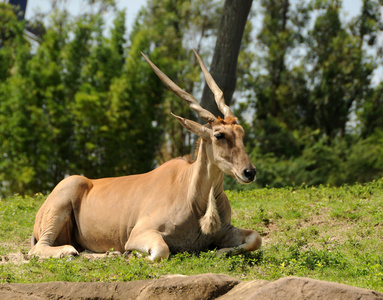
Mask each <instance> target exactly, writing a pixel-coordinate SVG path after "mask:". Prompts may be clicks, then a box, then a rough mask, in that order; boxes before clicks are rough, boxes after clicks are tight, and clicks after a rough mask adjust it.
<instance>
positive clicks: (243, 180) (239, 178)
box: [234, 173, 255, 184]
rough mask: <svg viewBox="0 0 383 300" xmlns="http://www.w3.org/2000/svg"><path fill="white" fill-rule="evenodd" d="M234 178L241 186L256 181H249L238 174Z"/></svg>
mask: <svg viewBox="0 0 383 300" xmlns="http://www.w3.org/2000/svg"><path fill="white" fill-rule="evenodd" d="M234 177H235V178H236V179H237V181H238V182H239V183H241V184H249V183H252V182H253V181H255V178H254V180H249V179H247V178H246V177H243V176H239V175H238V174H237V173H234Z"/></svg>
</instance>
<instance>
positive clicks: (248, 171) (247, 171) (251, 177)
mask: <svg viewBox="0 0 383 300" xmlns="http://www.w3.org/2000/svg"><path fill="white" fill-rule="evenodd" d="M256 174H257V170H256V169H254V168H251V169H245V170H244V171H243V175H245V177H246V178H247V179H249V181H253V180H254V178H255V175H256Z"/></svg>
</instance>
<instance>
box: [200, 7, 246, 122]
mask: <svg viewBox="0 0 383 300" xmlns="http://www.w3.org/2000/svg"><path fill="white" fill-rule="evenodd" d="M252 2H253V0H225V4H224V7H223V12H222V18H221V21H220V24H219V29H218V35H217V42H216V44H215V49H214V54H213V60H212V63H211V65H210V73H211V75H212V76H213V78H214V80H215V81H216V83H217V84H218V86H219V87H220V88H221V90H222V91H223V95H224V98H225V101H226V104H227V105H230V102H231V99H232V96H233V93H234V90H235V86H236V81H237V75H236V72H237V61H238V54H239V49H240V46H241V40H242V36H243V32H244V30H245V25H246V20H247V17H248V15H249V12H250V8H251V4H252ZM201 106H202V107H204V108H206V109H207V110H209V111H210V112H212V113H213V114H214V115H215V116H218V115H219V116H222V114H221V112H220V111H219V110H218V107H217V105H216V103H215V101H214V95H213V93H212V92H211V91H210V89H209V87H208V86H207V84H206V83H205V87H204V90H203V94H202V99H201ZM201 121H202V120H201Z"/></svg>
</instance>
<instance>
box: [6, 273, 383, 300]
mask: <svg viewBox="0 0 383 300" xmlns="http://www.w3.org/2000/svg"><path fill="white" fill-rule="evenodd" d="M217 298H218V299H220V300H229V299H230V300H231V299H257V300H258V299H260V300H263V299H268V300H273V299H297V300H299V299H340V300H342V299H345V300H346V299H347V300H349V299H363V300H373V299H374V300H377V299H381V300H383V294H382V293H378V292H375V291H371V290H366V289H361V288H356V287H351V286H347V285H344V284H337V283H332V282H326V281H319V280H313V279H309V278H300V277H286V278H282V279H279V280H277V281H274V282H269V281H266V280H253V281H247V282H241V281H240V280H237V279H234V278H232V277H230V276H227V275H222V274H202V275H195V276H183V275H169V276H164V277H161V278H160V279H157V280H141V281H131V282H116V283H105V282H88V283H87V282H45V283H35V284H21V283H14V284H2V285H0V299H4V300H8V299H9V300H10V299H12V300H14V299H28V300H29V299H30V300H32V299H33V300H37V299H40V300H41V299H156V300H157V299H160V300H161V299H164V300H165V299H166V300H168V299H185V300H186V299H188V300H189V299H196V300H197V299H198V300H199V299H217Z"/></svg>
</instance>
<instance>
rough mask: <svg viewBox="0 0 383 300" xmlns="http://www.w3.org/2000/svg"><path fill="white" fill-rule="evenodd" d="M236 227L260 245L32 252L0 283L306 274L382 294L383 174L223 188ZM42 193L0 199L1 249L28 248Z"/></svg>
mask: <svg viewBox="0 0 383 300" xmlns="http://www.w3.org/2000/svg"><path fill="white" fill-rule="evenodd" d="M227 194H228V197H229V199H230V201H231V204H232V208H233V216H232V222H233V224H234V225H235V226H238V227H242V228H251V229H255V230H257V231H258V232H259V233H261V235H262V236H263V242H264V245H263V247H262V248H261V250H259V251H256V252H254V253H250V254H241V255H238V256H230V255H227V256H216V255H215V252H214V251H206V252H201V253H199V254H189V253H179V254H174V255H171V256H170V258H169V260H166V261H162V262H159V263H152V262H150V261H148V260H147V259H145V258H141V257H139V256H138V255H134V256H132V257H131V258H130V259H125V258H124V257H115V256H111V257H105V258H101V259H89V258H87V257H86V256H80V257H77V258H75V259H71V258H62V259H47V260H42V261H40V260H38V259H36V258H32V259H31V260H29V261H28V262H26V263H12V262H7V263H2V262H1V261H0V283H1V282H43V281H106V282H112V281H130V280H141V279H151V278H158V277H160V276H161V275H165V274H185V275H193V274H200V273H208V272H213V273H225V274H228V275H230V276H233V277H236V278H238V279H241V280H253V279H266V280H276V279H278V278H281V277H284V276H306V277H310V278H314V279H321V280H328V281H333V282H339V283H345V284H349V285H353V286H359V287H363V288H369V289H373V290H376V291H380V292H383V180H379V181H374V182H371V183H368V184H364V185H360V184H356V185H353V186H343V187H339V188H334V187H325V186H320V187H316V188H311V187H310V188H308V187H300V188H284V189H268V188H265V189H255V190H250V191H241V192H233V191H228V192H227ZM43 201H44V197H43V196H42V195H35V196H34V197H25V198H23V197H20V196H14V197H10V198H6V199H1V200H0V255H2V259H3V261H4V260H5V259H6V258H7V257H8V256H9V254H10V253H15V252H21V253H24V254H25V253H27V252H28V250H29V239H30V235H31V232H32V227H33V223H34V217H35V214H36V212H37V210H38V208H39V207H40V205H41V204H42V203H43Z"/></svg>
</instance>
